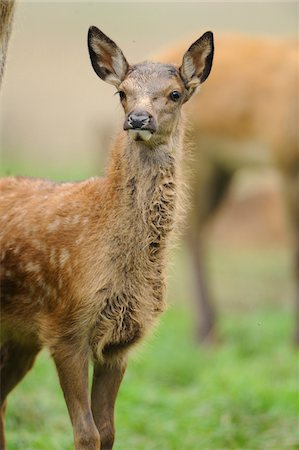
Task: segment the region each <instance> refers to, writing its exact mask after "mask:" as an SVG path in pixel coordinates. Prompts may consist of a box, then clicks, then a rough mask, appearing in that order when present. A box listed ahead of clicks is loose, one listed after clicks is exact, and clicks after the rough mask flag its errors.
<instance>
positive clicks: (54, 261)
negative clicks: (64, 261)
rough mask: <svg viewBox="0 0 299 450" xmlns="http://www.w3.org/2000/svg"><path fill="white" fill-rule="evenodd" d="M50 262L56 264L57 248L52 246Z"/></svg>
mask: <svg viewBox="0 0 299 450" xmlns="http://www.w3.org/2000/svg"><path fill="white" fill-rule="evenodd" d="M50 264H51V265H52V266H56V249H55V248H52V249H51V252H50Z"/></svg>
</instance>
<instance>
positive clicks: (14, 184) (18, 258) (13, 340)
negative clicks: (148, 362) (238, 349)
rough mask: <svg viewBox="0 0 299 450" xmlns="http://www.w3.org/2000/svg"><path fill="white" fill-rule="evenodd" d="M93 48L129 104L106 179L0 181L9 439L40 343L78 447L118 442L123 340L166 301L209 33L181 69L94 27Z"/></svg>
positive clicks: (131, 340)
mask: <svg viewBox="0 0 299 450" xmlns="http://www.w3.org/2000/svg"><path fill="white" fill-rule="evenodd" d="M88 47H89V54H90V58H91V64H92V66H93V68H94V70H95V72H96V73H97V75H98V76H99V77H100V78H102V80H104V81H106V82H107V83H110V84H112V85H113V86H115V87H116V89H117V91H118V94H119V97H120V101H121V104H122V106H123V109H124V114H125V120H124V126H123V128H124V131H122V132H121V133H120V134H119V136H118V139H117V141H116V145H115V146H114V148H113V149H112V155H111V163H110V166H109V168H108V173H107V176H106V178H104V179H98V178H92V179H90V180H87V181H84V182H80V183H63V184H55V183H52V182H49V181H45V180H40V179H27V178H13V177H12V178H7V179H3V180H2V182H1V193H2V199H1V204H2V212H1V250H2V256H1V261H2V267H1V283H2V296H1V300H2V342H3V344H2V348H1V377H2V385H1V402H2V410H1V412H2V435H1V449H2V450H3V449H5V440H4V432H3V420H4V417H3V416H4V409H5V401H6V397H7V395H8V393H9V392H10V391H11V390H12V389H13V388H14V387H15V386H16V384H17V383H18V382H19V381H20V380H21V379H22V378H23V377H24V375H25V374H26V372H27V371H28V370H29V369H30V368H31V367H32V365H33V363H34V360H35V357H36V355H37V354H38V352H39V351H40V350H41V348H42V347H43V346H46V347H48V348H49V350H50V352H51V355H52V357H53V359H54V362H55V365H56V368H57V372H58V376H59V380H60V384H61V387H62V390H63V393H64V396H65V400H66V404H67V407H68V411H69V415H70V418H71V422H72V425H73V431H74V441H75V448H76V450H99V449H100V448H101V449H111V448H112V446H113V441H114V424H113V420H114V419H113V415H114V403H115V399H116V395H117V392H118V389H119V385H120V383H121V380H122V378H123V375H124V372H125V368H126V364H127V356H128V351H129V349H130V348H131V347H132V346H133V345H134V344H135V343H137V342H138V341H139V340H140V339H142V337H143V336H144V335H145V334H146V333H147V331H148V330H149V329H150V328H151V326H152V325H153V324H154V322H155V320H156V318H157V316H158V315H159V314H160V313H161V312H162V311H163V310H164V309H165V299H164V291H165V268H166V259H167V250H168V248H169V243H170V238H171V235H172V234H173V233H172V231H173V229H174V226H175V222H176V218H177V215H178V209H179V200H180V192H181V180H180V178H181V177H180V163H181V158H182V156H183V150H184V149H183V146H182V143H183V134H184V126H183V123H182V118H181V107H182V105H183V104H184V103H185V102H186V101H187V100H189V98H190V97H191V96H192V94H193V93H194V91H195V90H196V88H197V87H198V86H199V85H200V84H201V83H203V82H204V81H205V79H206V78H207V77H208V75H209V73H210V70H211V66H212V60H213V49H214V47H213V35H212V33H211V32H206V33H205V34H204V35H203V36H202V37H201V38H200V39H198V40H196V42H194V43H193V44H192V45H191V47H190V48H189V49H188V50H187V51H186V53H185V54H184V57H183V60H182V64H181V66H180V68H177V67H176V66H174V65H169V64H160V63H153V62H143V63H140V64H136V65H129V64H128V62H127V60H126V58H125V57H124V55H123V53H122V51H121V50H120V49H119V47H118V46H117V45H116V44H115V43H114V42H113V41H112V40H111V39H109V38H108V37H107V36H106V35H105V34H104V33H102V32H101V31H100V30H99V29H97V28H96V27H91V28H90V29H89V34H88ZM90 357H91V358H92V360H93V364H94V373H93V383H92V389H91V401H90V400H89V394H88V362H89V358H90Z"/></svg>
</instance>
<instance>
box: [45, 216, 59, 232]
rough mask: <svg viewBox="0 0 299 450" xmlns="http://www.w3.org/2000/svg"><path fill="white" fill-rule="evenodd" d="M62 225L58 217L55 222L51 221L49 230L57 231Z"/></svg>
mask: <svg viewBox="0 0 299 450" xmlns="http://www.w3.org/2000/svg"><path fill="white" fill-rule="evenodd" d="M59 225H60V220H59V219H58V218H57V219H55V220H54V222H51V223H49V225H48V227H47V230H48V231H50V232H52V231H55V230H56V229H57V228H58V227H59Z"/></svg>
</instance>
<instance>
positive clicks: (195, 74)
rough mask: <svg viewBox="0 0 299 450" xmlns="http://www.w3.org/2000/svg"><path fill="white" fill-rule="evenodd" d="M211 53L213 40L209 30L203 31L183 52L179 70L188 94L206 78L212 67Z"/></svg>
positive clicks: (212, 53)
mask: <svg viewBox="0 0 299 450" xmlns="http://www.w3.org/2000/svg"><path fill="white" fill-rule="evenodd" d="M213 55H214V40H213V33H212V32H211V31H207V32H206V33H204V34H203V35H202V36H201V37H200V38H199V39H198V40H197V41H195V42H194V43H193V44H192V45H191V47H190V48H189V49H188V50H187V52H186V53H185V54H184V57H183V62H182V65H181V67H180V69H179V70H180V74H181V77H182V78H183V80H184V82H185V85H186V87H187V89H188V90H189V92H190V96H191V95H192V94H193V92H194V91H195V89H196V88H197V86H199V85H200V84H202V83H203V82H204V81H205V80H206V79H207V78H208V76H209V73H210V71H211V68H212V62H213Z"/></svg>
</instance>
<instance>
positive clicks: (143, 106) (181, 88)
mask: <svg viewBox="0 0 299 450" xmlns="http://www.w3.org/2000/svg"><path fill="white" fill-rule="evenodd" d="M88 48H89V54H90V59H91V64H92V66H93V68H94V70H95V72H96V74H97V75H98V76H99V77H100V78H102V80H104V81H106V82H107V83H110V84H112V85H113V86H115V87H116V88H117V92H118V94H119V97H120V101H121V104H122V106H123V109H124V113H125V120H124V130H126V131H127V132H128V133H129V135H130V137H131V139H133V140H136V141H143V142H145V143H147V145H149V146H156V145H158V144H163V143H164V142H166V141H168V140H169V138H170V135H171V134H172V132H173V130H174V128H175V127H176V125H177V124H178V119H179V116H180V110H181V106H182V105H183V103H185V102H186V101H187V100H189V99H190V97H191V96H192V94H193V93H194V92H195V90H196V88H197V87H198V86H199V85H200V84H201V83H203V82H204V81H205V80H206V79H207V77H208V75H209V73H210V70H211V67H212V61H213V53H214V44H213V34H212V33H211V32H210V31H208V32H206V33H204V34H203V36H201V37H200V38H199V39H198V40H197V41H195V42H194V43H193V44H192V45H191V47H189V49H188V50H187V51H186V53H185V54H184V56H183V61H182V64H181V66H180V67H179V68H177V67H176V66H174V65H170V64H161V63H153V62H147V61H146V62H143V63H140V64H135V65H129V63H128V62H127V60H126V58H125V56H124V54H123V52H122V51H121V50H120V48H119V47H118V46H117V45H116V44H115V42H113V41H112V40H111V39H110V38H108V37H107V36H106V35H105V34H104V33H103V32H102V31H100V30H99V29H98V28H97V27H94V26H92V27H90V29H89V32H88Z"/></svg>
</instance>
